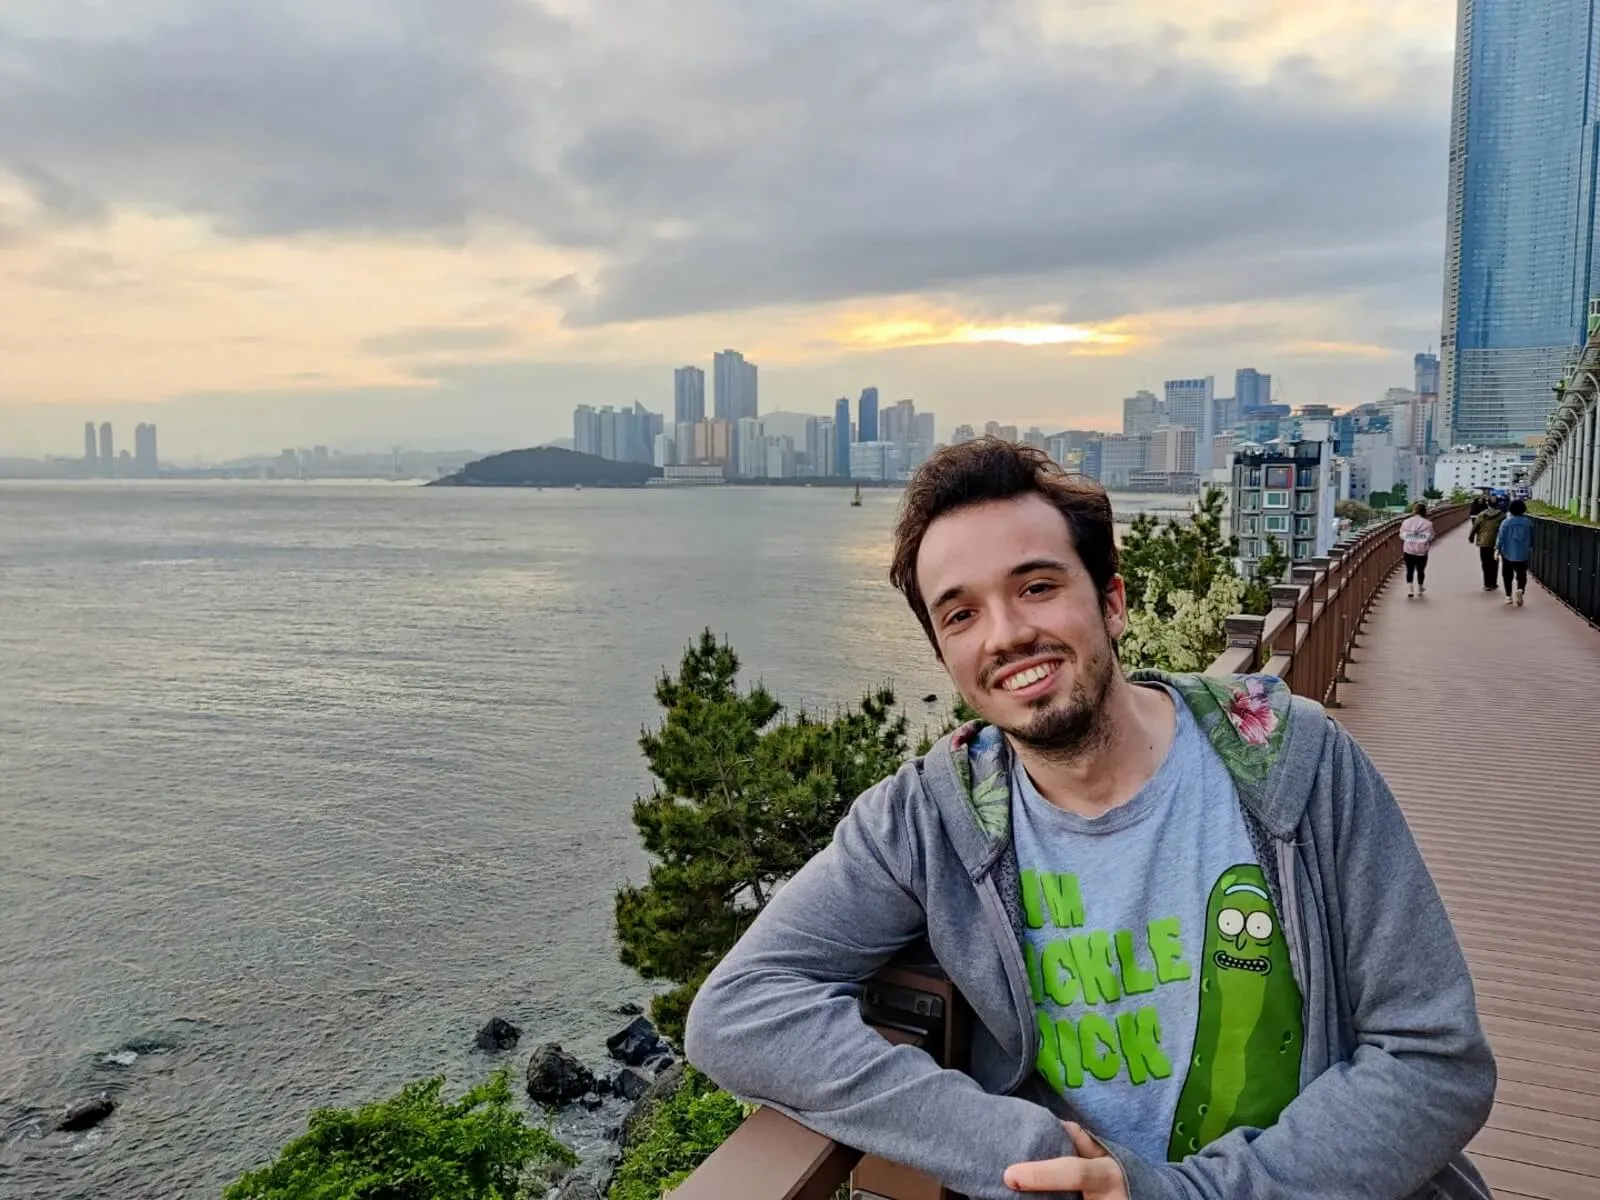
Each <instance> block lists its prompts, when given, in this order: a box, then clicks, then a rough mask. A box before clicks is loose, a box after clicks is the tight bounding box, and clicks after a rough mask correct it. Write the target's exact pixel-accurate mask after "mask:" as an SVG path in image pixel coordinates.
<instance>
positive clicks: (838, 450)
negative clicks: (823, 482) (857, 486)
mask: <svg viewBox="0 0 1600 1200" xmlns="http://www.w3.org/2000/svg"><path fill="white" fill-rule="evenodd" d="M850 441H851V438H850V397H849V396H840V397H839V398H838V399H837V400H835V401H834V402H833V472H832V473H833V474H834V475H837V476H838V477H839V478H840V479H848V478H850Z"/></svg>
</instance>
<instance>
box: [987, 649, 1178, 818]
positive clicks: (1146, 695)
mask: <svg viewBox="0 0 1600 1200" xmlns="http://www.w3.org/2000/svg"><path fill="white" fill-rule="evenodd" d="M1101 712H1102V720H1101V727H1100V731H1099V734H1098V736H1096V737H1094V738H1092V739H1091V740H1090V742H1089V744H1088V745H1086V746H1085V747H1084V748H1083V749H1081V750H1079V751H1076V752H1074V753H1072V754H1060V753H1052V752H1051V751H1049V750H1042V749H1039V748H1038V747H1033V746H1025V745H1023V744H1022V743H1021V742H1018V741H1017V740H1016V739H1014V738H1013V739H1010V740H1011V747H1012V749H1013V750H1014V751H1015V752H1016V755H1017V757H1018V759H1020V760H1021V762H1022V766H1023V769H1024V770H1026V771H1027V772H1028V778H1029V779H1031V780H1033V786H1034V787H1036V788H1038V789H1039V794H1040V795H1041V796H1043V797H1044V798H1045V799H1046V800H1048V801H1049V802H1050V803H1051V804H1054V805H1055V806H1056V807H1057V808H1059V809H1063V810H1064V811H1066V812H1070V813H1076V814H1077V815H1078V816H1080V817H1089V818H1094V817H1099V816H1103V815H1104V814H1105V813H1107V812H1109V811H1110V810H1111V809H1113V808H1116V807H1118V806H1119V805H1123V804H1126V803H1127V802H1128V801H1129V800H1132V799H1133V798H1134V797H1135V796H1136V795H1138V794H1139V789H1140V788H1142V787H1144V785H1145V784H1146V783H1148V782H1149V781H1150V777H1151V776H1152V775H1154V774H1155V773H1156V771H1157V770H1159V769H1160V767H1161V762H1162V760H1163V759H1165V758H1166V756H1167V750H1168V749H1169V748H1170V747H1171V745H1172V739H1173V736H1174V735H1175V734H1176V733H1177V728H1178V722H1177V713H1176V711H1175V710H1174V709H1173V706H1172V698H1171V697H1170V696H1169V695H1168V694H1167V692H1166V690H1165V689H1164V688H1148V687H1139V686H1137V685H1135V684H1131V683H1129V682H1128V681H1127V680H1126V679H1125V678H1123V677H1122V675H1121V673H1120V672H1119V673H1118V674H1117V677H1116V679H1115V681H1114V682H1113V683H1112V686H1111V689H1110V691H1108V692H1107V693H1106V702H1105V706H1104V708H1103V709H1102V710H1101Z"/></svg>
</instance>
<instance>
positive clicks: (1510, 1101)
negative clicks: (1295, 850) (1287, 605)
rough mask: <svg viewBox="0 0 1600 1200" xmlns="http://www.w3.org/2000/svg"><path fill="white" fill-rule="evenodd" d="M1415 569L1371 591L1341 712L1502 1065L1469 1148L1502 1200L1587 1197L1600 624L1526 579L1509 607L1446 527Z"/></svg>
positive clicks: (1599, 1063)
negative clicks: (1452, 944) (1397, 809)
mask: <svg viewBox="0 0 1600 1200" xmlns="http://www.w3.org/2000/svg"><path fill="white" fill-rule="evenodd" d="M1428 576H1429V578H1428V593H1427V595H1426V596H1425V597H1423V598H1420V599H1418V600H1407V599H1405V597H1404V594H1403V593H1401V592H1400V591H1399V590H1398V589H1390V590H1389V592H1388V593H1387V594H1386V595H1385V596H1384V598H1383V599H1382V600H1381V601H1380V602H1379V603H1378V604H1377V605H1375V606H1374V608H1373V610H1372V613H1371V616H1370V620H1369V622H1368V624H1367V627H1366V628H1365V630H1363V632H1362V636H1361V641H1362V648H1361V650H1360V651H1358V653H1357V657H1358V659H1360V660H1361V661H1360V662H1359V663H1358V664H1356V665H1353V666H1352V667H1351V668H1350V670H1351V675H1352V678H1353V680H1354V682H1352V683H1350V684H1346V685H1342V686H1341V688H1340V699H1341V700H1342V701H1343V702H1344V708H1343V709H1342V710H1341V711H1340V712H1339V714H1338V716H1339V720H1340V721H1341V722H1343V723H1344V725H1345V726H1346V727H1347V728H1348V729H1349V730H1350V731H1351V733H1352V734H1354V736H1355V737H1356V739H1357V740H1358V741H1360V742H1361V744H1362V746H1363V747H1364V748H1365V749H1366V751H1367V753H1368V754H1370V755H1371V756H1372V759H1373V761H1374V762H1376V763H1377V765H1378V767H1379V769H1380V770H1381V771H1383V773H1384V776H1385V778H1386V779H1388V781H1389V784H1390V786H1391V787H1392V788H1393V789H1394V793H1395V796H1396V798H1397V799H1398V800H1399V802H1400V805H1401V808H1402V809H1403V810H1404V812H1405V814H1406V819H1407V821H1408V822H1409V823H1410V825H1411V829H1412V833H1413V835H1414V836H1415V837H1416V839H1417V845H1418V847H1419V848H1420V849H1421V851H1422V854H1423V857H1424V859H1425V860H1426V861H1427V863H1428V867H1429V870H1430V872H1432V874H1433V877H1434V881H1435V883H1436V884H1437V885H1438V887H1439V892H1440V895H1441V896H1442V897H1443V899H1444V902H1445V907H1446V910H1447V911H1448V912H1449V913H1450V918H1451V920H1452V921H1454V922H1455V924H1456V927H1457V929H1458V930H1459V932H1460V937H1461V942H1462V946H1463V949H1464V950H1465V951H1466V955H1467V962H1468V965H1469V967H1470V968H1471V970H1472V972H1473V981H1474V984H1475V986H1476V989H1477V995H1478V1010H1479V1014H1480V1016H1481V1018H1482V1020H1483V1027H1484V1031H1485V1033H1487V1034H1488V1035H1489V1039H1490V1042H1491V1044H1492V1045H1493V1047H1494V1049H1495V1055H1496V1061H1497V1062H1498V1064H1499V1068H1500V1085H1499V1090H1498V1092H1497V1094H1496V1101H1495V1107H1494V1111H1493V1113H1491V1115H1490V1117H1489V1121H1488V1124H1487V1125H1486V1126H1485V1128H1484V1130H1483V1131H1482V1132H1481V1133H1480V1134H1479V1136H1478V1138H1477V1139H1476V1140H1475V1141H1474V1143H1473V1145H1472V1149H1471V1153H1472V1158H1473V1161H1474V1162H1476V1163H1477V1164H1478V1167H1479V1169H1480V1170H1482V1171H1483V1174H1484V1177H1485V1178H1486V1179H1488V1181H1489V1183H1490V1186H1492V1187H1493V1188H1494V1189H1495V1194H1496V1196H1497V1197H1498V1198H1499V1200H1517V1198H1518V1197H1524V1198H1526V1200H1600V879H1597V875H1596V869H1595V866H1594V864H1595V863H1596V862H1600V819H1597V818H1600V794H1597V793H1600V789H1597V788H1596V787H1595V785H1594V783H1593V781H1594V780H1595V779H1597V778H1600V737H1596V736H1595V734H1594V732H1593V722H1594V719H1595V716H1596V714H1597V713H1600V633H1597V632H1596V631H1595V630H1594V629H1591V628H1590V627H1589V626H1587V625H1586V624H1585V623H1584V622H1583V621H1581V620H1579V619H1577V618H1576V617H1574V616H1573V615H1572V614H1571V613H1570V612H1568V611H1567V610H1566V609H1565V608H1563V607H1562V606H1561V605H1560V604H1559V603H1558V602H1556V601H1555V600H1554V599H1553V598H1552V597H1550V596H1549V595H1548V594H1547V593H1545V592H1544V591H1543V590H1542V589H1540V588H1532V589H1530V590H1529V592H1528V595H1527V603H1526V605H1525V607H1523V608H1520V609H1515V608H1507V607H1506V606H1505V605H1504V604H1502V603H1500V602H1499V593H1494V594H1485V593H1483V592H1482V591H1481V590H1479V584H1478V582H1477V553H1476V551H1475V550H1474V548H1473V547H1471V546H1470V545H1468V544H1467V543H1466V541H1465V539H1464V538H1462V537H1461V535H1459V534H1457V535H1455V536H1454V537H1452V538H1448V539H1445V540H1444V541H1443V542H1441V543H1440V544H1439V545H1438V546H1437V547H1436V549H1435V551H1434V554H1433V556H1432V561H1431V562H1430V564H1429V571H1428ZM1508 764H1514V770H1509V771H1508V770H1507V765H1508Z"/></svg>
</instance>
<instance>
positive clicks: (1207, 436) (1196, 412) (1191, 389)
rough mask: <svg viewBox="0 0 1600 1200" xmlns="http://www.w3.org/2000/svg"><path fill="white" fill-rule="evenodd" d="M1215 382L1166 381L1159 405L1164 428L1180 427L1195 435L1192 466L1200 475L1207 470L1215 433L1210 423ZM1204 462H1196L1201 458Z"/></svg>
mask: <svg viewBox="0 0 1600 1200" xmlns="http://www.w3.org/2000/svg"><path fill="white" fill-rule="evenodd" d="M1215 389H1216V379H1215V377H1213V376H1211V375H1207V376H1206V377H1205V378H1204V379H1169V380H1167V382H1166V402H1165V404H1164V405H1163V407H1164V409H1165V411H1166V414H1167V424H1168V425H1182V426H1185V427H1186V428H1189V429H1192V430H1194V431H1195V456H1196V460H1197V461H1196V466H1197V468H1198V469H1199V470H1201V471H1209V470H1210V469H1211V437H1212V435H1213V434H1214V433H1216V430H1215V429H1213V428H1212V426H1211V422H1212V420H1213V419H1214V415H1215V405H1214V404H1213V401H1214V400H1215V399H1216V396H1215ZM1202 456H1203V457H1204V460H1205V461H1203V462H1202V461H1198V460H1199V459H1200V458H1201V457H1202Z"/></svg>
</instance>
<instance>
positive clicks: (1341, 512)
mask: <svg viewBox="0 0 1600 1200" xmlns="http://www.w3.org/2000/svg"><path fill="white" fill-rule="evenodd" d="M1333 515H1334V516H1336V517H1343V518H1344V519H1345V520H1347V521H1349V522H1350V524H1351V525H1353V526H1355V527H1356V528H1357V529H1360V528H1361V526H1363V525H1366V524H1368V523H1370V522H1371V520H1372V518H1373V517H1374V516H1376V515H1377V514H1375V513H1374V512H1373V511H1372V509H1371V508H1369V507H1368V506H1367V505H1365V504H1363V503H1361V501H1359V500H1340V501H1339V502H1338V503H1337V504H1335V505H1334V506H1333Z"/></svg>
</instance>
